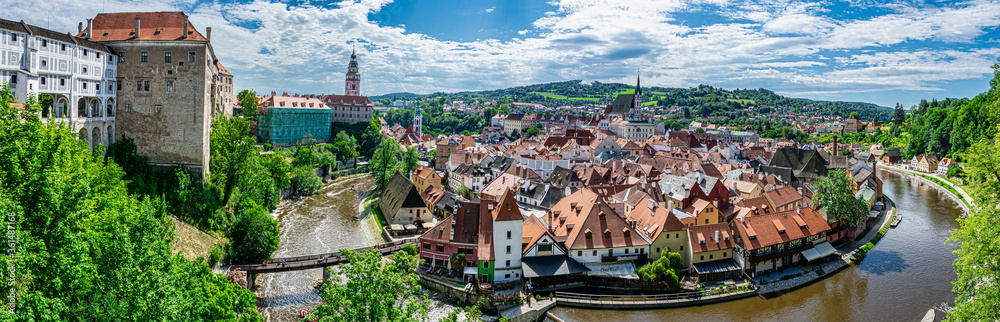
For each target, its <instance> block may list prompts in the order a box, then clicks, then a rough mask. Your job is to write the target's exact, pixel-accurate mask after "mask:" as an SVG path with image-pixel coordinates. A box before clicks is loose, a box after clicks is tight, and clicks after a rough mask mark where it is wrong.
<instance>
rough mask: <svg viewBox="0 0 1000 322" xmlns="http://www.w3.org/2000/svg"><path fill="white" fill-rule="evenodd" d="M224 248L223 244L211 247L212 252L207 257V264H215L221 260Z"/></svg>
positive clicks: (224, 252)
mask: <svg viewBox="0 0 1000 322" xmlns="http://www.w3.org/2000/svg"><path fill="white" fill-rule="evenodd" d="M224 248H225V246H224V245H215V246H213V247H212V254H211V255H210V256H209V257H208V266H215V265H216V264H218V263H219V261H221V260H222V256H224V255H225V254H226V251H225V250H224Z"/></svg>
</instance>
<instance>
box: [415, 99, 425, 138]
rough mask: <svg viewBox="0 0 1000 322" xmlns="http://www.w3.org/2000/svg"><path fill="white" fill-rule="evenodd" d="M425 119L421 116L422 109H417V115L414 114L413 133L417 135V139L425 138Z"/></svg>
mask: <svg viewBox="0 0 1000 322" xmlns="http://www.w3.org/2000/svg"><path fill="white" fill-rule="evenodd" d="M423 123H424V122H423V118H422V117H421V116H420V107H417V113H416V114H413V133H414V134H416V135H417V139H420V137H421V136H423V134H424V131H423Z"/></svg>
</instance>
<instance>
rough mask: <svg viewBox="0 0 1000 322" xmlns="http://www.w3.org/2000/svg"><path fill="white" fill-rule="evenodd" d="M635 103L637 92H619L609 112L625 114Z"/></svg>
mask: <svg viewBox="0 0 1000 322" xmlns="http://www.w3.org/2000/svg"><path fill="white" fill-rule="evenodd" d="M633 105H635V94H618V97H615V101H614V103H611V109H610V110H609V111H608V114H625V113H628V111H629V110H631V109H632V106H633Z"/></svg>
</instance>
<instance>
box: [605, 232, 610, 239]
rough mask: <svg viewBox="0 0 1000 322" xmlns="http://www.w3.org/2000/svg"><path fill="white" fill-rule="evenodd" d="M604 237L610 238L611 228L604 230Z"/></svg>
mask: <svg viewBox="0 0 1000 322" xmlns="http://www.w3.org/2000/svg"><path fill="white" fill-rule="evenodd" d="M604 238H608V239H610V238H611V231H610V230H605V231H604Z"/></svg>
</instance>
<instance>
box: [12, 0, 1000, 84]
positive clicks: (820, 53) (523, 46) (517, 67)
mask: <svg viewBox="0 0 1000 322" xmlns="http://www.w3.org/2000/svg"><path fill="white" fill-rule="evenodd" d="M5 1H13V0H0V7H7V8H10V10H8V12H9V15H10V16H5V17H3V18H6V19H11V20H19V19H25V20H27V21H28V22H29V23H32V24H36V25H40V26H46V24H47V23H49V22H47V19H48V17H42V16H39V15H38V14H37V12H51V13H52V15H51V16H52V19H51V22H50V27H51V29H55V30H60V31H73V32H75V31H76V28H75V26H76V23H77V22H79V21H84V20H85V19H86V18H89V17H93V16H94V15H96V14H97V13H98V12H99V11H100V9H101V8H99V7H94V6H92V5H90V4H89V3H86V2H79V1H74V0H55V1H50V2H37V1H36V2H13V3H3V2H5ZM110 1H112V2H113V3H109V4H108V6H109V7H113V8H114V9H115V11H153V10H179V9H185V10H186V11H187V12H188V13H189V14H190V15H191V20H192V22H193V23H194V24H195V26H196V28H198V29H199V30H204V28H205V27H209V26H210V27H213V36H212V40H213V46H214V48H215V50H216V53H217V55H218V56H219V57H220V60H221V61H222V63H223V64H225V65H226V67H227V68H228V69H229V70H230V71H233V73H234V74H235V75H236V87H237V89H241V88H254V89H257V90H258V91H265V92H269V91H271V90H276V91H278V92H282V91H289V92H300V93H305V92H308V93H339V92H341V91H342V88H343V85H342V84H343V78H344V75H343V73H344V71H345V69H346V65H347V60H348V56H349V55H350V51H351V46H352V45H354V46H356V48H357V51H358V54H359V60H360V63H361V67H362V74H363V75H362V79H363V82H362V84H363V85H362V90H363V92H364V93H366V94H380V93H390V92H398V91H410V92H417V93H429V92H433V91H439V90H443V91H459V90H473V89H491V88H503V87H509V86H517V85H524V84H531V83H538V82H548V81H559V80H565V79H585V80H600V81H621V82H629V83H631V82H633V81H634V79H633V77H634V76H633V73H634V72H635V70H636V69H641V70H642V74H643V78H644V79H647V80H646V81H644V82H643V83H644V84H648V85H662V86H679V87H686V86H694V85H697V84H701V83H707V84H720V86H729V87H750V88H755V87H767V88H771V89H774V90H776V91H778V92H787V93H851V92H854V93H863V92H868V91H880V90H907V89H908V90H929V91H934V90H942V89H943V88H944V86H945V85H946V82H948V81H954V80H963V79H979V78H983V77H985V76H987V75H989V73H990V69H989V66H990V65H991V63H992V61H993V60H994V58H995V57H997V56H998V55H1000V52H998V51H997V50H996V49H994V48H993V47H995V46H992V45H983V44H978V45H977V44H976V43H975V41H976V40H977V39H979V37H981V36H983V35H987V33H990V34H989V35H992V38H998V37H997V36H996V30H997V29H996V27H997V26H998V25H1000V5H997V3H995V2H992V1H985V0H982V1H979V0H977V1H970V2H967V3H961V4H955V5H948V6H945V7H942V8H933V7H914V6H912V5H909V4H907V3H905V2H893V3H891V4H886V5H885V6H883V8H891V10H892V12H891V13H889V14H885V15H881V16H875V17H858V18H855V19H842V20H835V19H833V18H830V13H829V12H828V9H826V8H824V5H825V4H824V3H816V2H809V1H792V0H764V1H748V2H739V3H731V2H729V1H726V0H700V1H692V2H686V1H681V0H667V1H654V0H648V1H630V2H627V3H622V2H618V1H611V0H600V1H593V0H554V1H553V2H552V5H553V6H554V9H553V10H552V11H551V12H547V13H545V14H544V15H543V16H542V17H541V18H540V19H538V20H536V21H534V23H533V24H532V25H533V28H532V29H523V30H518V31H517V34H518V35H520V36H527V37H526V38H515V39H510V40H497V39H486V40H481V41H472V42H457V41H448V40H441V39H436V38H433V37H429V36H427V35H422V34H418V33H413V32H408V31H407V30H406V27H405V26H397V27H393V26H389V23H385V25H380V24H378V23H375V22H372V21H369V20H368V16H369V14H371V15H374V16H377V17H379V20H380V21H391V19H392V17H393V15H396V14H399V13H400V10H404V9H403V8H401V6H398V5H397V4H395V3H392V1H390V0H360V1H344V2H340V3H337V4H335V5H323V6H319V5H299V6H292V5H288V4H285V3H278V2H269V1H265V0H256V1H253V2H250V3H235V4H221V3H204V4H195V3H190V2H189V1H186V0H177V1H174V2H170V1H168V2H165V3H161V2H158V1H154V0H137V1H127V2H118V1H121V0H110ZM147 1H148V2H147ZM852 5H855V6H858V7H863V6H868V5H874V4H867V3H862V2H859V3H857V4H854V3H852ZM493 9H495V7H491V8H489V9H486V10H484V12H493ZM706 11H712V12H713V13H717V14H721V15H723V16H725V17H729V18H731V19H734V20H732V21H717V22H714V23H709V24H703V25H694V26H692V25H689V24H688V23H687V22H684V21H677V20H676V19H677V18H676V16H679V15H677V14H678V13H688V14H693V13H704V12H706ZM5 14H7V13H5ZM427 19H435V18H427ZM442 23H444V22H442ZM396 25H398V24H396ZM456 27H457V28H463V27H462V26H456ZM479 27H483V26H477V28H479ZM528 35H530V36H528ZM989 35H987V36H989ZM925 41H933V42H940V43H945V44H947V45H944V46H943V47H946V48H952V49H949V50H944V51H942V50H933V49H921V50H908V49H904V48H901V47H898V46H899V45H900V44H907V45H908V46H909V47H910V48H912V47H913V45H916V44H922V45H920V46H917V47H918V48H919V47H929V48H934V47H936V46H941V45H940V43H938V44H934V43H927V44H924V43H923V42H925ZM984 48H985V49H984Z"/></svg>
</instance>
